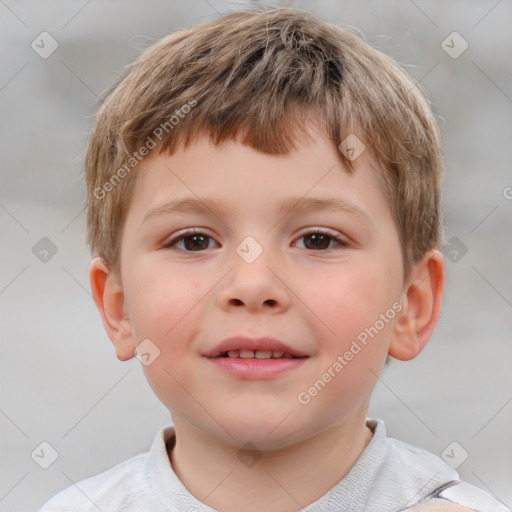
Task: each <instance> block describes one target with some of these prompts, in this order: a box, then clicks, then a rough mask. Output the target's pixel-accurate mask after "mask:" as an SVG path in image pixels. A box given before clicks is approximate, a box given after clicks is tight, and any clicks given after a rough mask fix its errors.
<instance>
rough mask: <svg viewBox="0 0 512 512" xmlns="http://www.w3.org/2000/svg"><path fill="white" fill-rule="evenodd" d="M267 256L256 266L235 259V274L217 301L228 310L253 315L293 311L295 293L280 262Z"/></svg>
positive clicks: (256, 263) (226, 281) (261, 257)
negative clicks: (292, 299)
mask: <svg viewBox="0 0 512 512" xmlns="http://www.w3.org/2000/svg"><path fill="white" fill-rule="evenodd" d="M266 252H268V251H265V250H264V251H263V252H262V254H261V255H260V256H259V257H258V258H257V259H256V260H255V261H252V262H248V261H246V260H244V259H243V258H242V257H241V256H239V254H237V253H235V254H234V255H233V258H232V261H233V267H232V271H231V272H229V274H228V275H227V276H226V279H225V280H223V281H222V283H223V284H222V285H221V286H222V288H221V289H220V290H219V293H218V296H217V300H218V304H219V307H221V308H222V309H224V310H233V309H235V308H239V309H245V310H247V311H250V312H264V311H265V312H268V313H272V314H277V313H283V312H284V311H286V310H287V309H288V308H289V307H290V302H291V296H290V293H291V291H290V290H289V288H288V287H287V285H286V284H285V283H286V281H287V279H286V276H284V275H283V273H282V272H281V271H280V270H279V268H280V267H279V265H278V264H277V261H276V260H275V258H274V260H273V261H270V258H268V257H267V256H266Z"/></svg>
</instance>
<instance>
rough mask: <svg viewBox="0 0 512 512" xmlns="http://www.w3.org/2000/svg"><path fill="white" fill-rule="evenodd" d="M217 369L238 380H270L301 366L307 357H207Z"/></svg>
mask: <svg viewBox="0 0 512 512" xmlns="http://www.w3.org/2000/svg"><path fill="white" fill-rule="evenodd" d="M208 359H209V360H210V361H212V363H213V364H214V365H216V366H217V368H220V369H221V370H223V371H224V372H226V373H228V374H230V375H232V376H234V377H238V378H240V379H248V380H258V379H260V380H261V379H271V378H272V377H277V376H278V375H281V374H283V373H286V372H289V371H291V370H295V369H297V368H299V367H300V366H302V365H303V364H304V363H305V362H306V360H307V359H308V358H307V357H300V358H293V359H286V358H283V359H257V358H252V359H242V358H238V357H209V358H208Z"/></svg>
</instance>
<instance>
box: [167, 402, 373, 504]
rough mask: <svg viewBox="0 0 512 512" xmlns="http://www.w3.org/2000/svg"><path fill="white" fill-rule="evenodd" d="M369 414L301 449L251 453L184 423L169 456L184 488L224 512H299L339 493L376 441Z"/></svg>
mask: <svg viewBox="0 0 512 512" xmlns="http://www.w3.org/2000/svg"><path fill="white" fill-rule="evenodd" d="M365 417H366V410H365V411H364V414H358V415H357V416H356V417H353V418H351V419H349V420H348V421H347V422H345V423H343V424H341V425H337V426H335V427H332V428H330V429H328V430H325V431H323V432H321V433H318V434H316V435H314V436H313V437H311V438H309V439H307V440H304V441H301V442H300V443H298V444H295V445H292V446H287V447H286V448H283V449H279V450H271V451H265V452H263V453H260V452H250V451H248V450H243V451H242V452H241V450H240V448H239V447H236V446H231V445H227V444H225V443H223V442H219V441H218V439H216V438H215V437H213V436H211V435H209V434H208V433H206V432H204V431H202V430H199V429H197V428H196V427H193V426H191V425H190V424H189V423H188V422H186V420H184V419H183V418H177V419H175V421H174V427H175V431H176V443H175V446H174V448H173V450H172V451H171V453H170V454H169V458H170V460H171V463H172V466H173V469H174V471H175V472H176V474H177V475H178V478H179V479H180V480H181V482H182V483H183V485H184V486H185V487H186V488H187V489H188V490H189V492H190V493H191V494H192V495H194V496H195V497H196V498H197V499H198V500H200V501H202V502H204V503H205V504H206V505H208V506H209V507H212V508H214V509H215V510H219V511H221V512H237V511H240V510H245V511H247V512H257V511H258V512H259V511H261V510H265V511H268V512H277V511H279V512H296V511H299V510H301V509H303V508H304V507H306V506H308V505H310V504H311V503H313V502H315V501H316V500H318V499H319V498H321V497H322V496H323V495H324V494H326V493H327V492H328V491H329V490H330V489H331V488H332V487H334V486H335V485H336V484H337V483H338V482H339V481H340V480H342V479H343V478H344V477H345V476H346V474H347V473H348V472H349V471H350V469H351V468H352V466H353V465H354V464H355V462H356V461H357V459H358V458H359V456H360V455H361V453H362V452H363V450H364V449H365V448H366V446H367V445H368V443H369V442H370V440H371V438H372V432H371V431H370V429H368V427H366V425H365Z"/></svg>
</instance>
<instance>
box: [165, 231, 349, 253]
mask: <svg viewBox="0 0 512 512" xmlns="http://www.w3.org/2000/svg"><path fill="white" fill-rule="evenodd" d="M193 235H203V236H205V237H206V238H209V239H211V240H213V238H212V237H211V236H209V235H207V234H206V233H203V232H202V231H198V230H196V229H192V230H189V231H185V232H183V233H181V234H180V235H178V236H177V237H175V238H173V239H172V240H169V241H168V242H166V243H165V244H164V245H163V248H164V249H171V248H176V244H178V243H179V242H181V241H182V240H184V239H185V238H188V237H190V236H193ZM308 235H325V236H327V237H329V238H330V242H335V243H336V244H337V246H338V247H346V246H347V245H348V244H347V242H346V241H345V240H343V239H341V238H340V237H338V236H336V235H334V234H333V233H331V232H330V231H327V230H323V229H314V230H312V231H308V232H307V233H304V234H303V235H301V236H300V237H299V238H298V240H300V239H301V238H304V237H306V236H308ZM335 248H336V247H331V248H328V249H320V250H318V251H315V250H313V249H309V250H311V251H313V252H325V251H328V250H332V249H335ZM179 250H182V251H184V252H203V251H205V250H207V249H202V250H198V251H188V250H187V249H179Z"/></svg>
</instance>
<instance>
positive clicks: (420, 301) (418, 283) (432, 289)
mask: <svg viewBox="0 0 512 512" xmlns="http://www.w3.org/2000/svg"><path fill="white" fill-rule="evenodd" d="M443 289H444V263H443V255H442V254H441V253H440V252H439V251H438V250H437V249H433V250H431V251H428V252H427V253H425V254H424V256H423V258H422V259H421V260H420V261H419V262H418V263H417V264H416V265H415V266H414V268H413V269H412V271H411V275H410V277H409V279H408V281H407V284H406V286H405V288H404V296H403V300H402V304H403V309H402V311H401V313H400V316H399V317H398V319H397V322H396V325H395V329H394V333H393V339H392V341H391V343H390V345H389V352H388V353H389V355H390V356H391V357H394V358H395V359H400V360H402V361H408V360H410V359H414V358H415V357H416V356H417V355H418V354H419V353H420V352H421V351H422V350H423V348H424V347H425V345H426V344H427V341H428V340H429V338H430V336H431V335H432V332H433V330H434V327H435V325H436V323H437V319H438V318H439V312H440V310H441V300H442V295H443Z"/></svg>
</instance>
